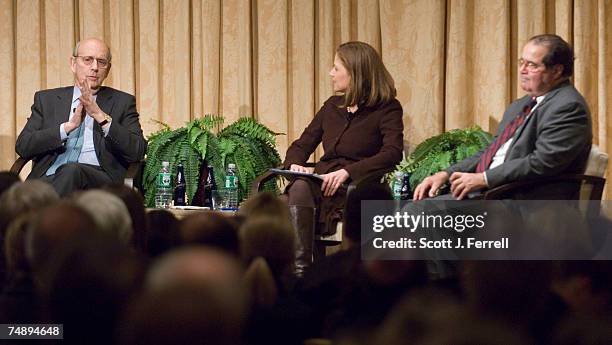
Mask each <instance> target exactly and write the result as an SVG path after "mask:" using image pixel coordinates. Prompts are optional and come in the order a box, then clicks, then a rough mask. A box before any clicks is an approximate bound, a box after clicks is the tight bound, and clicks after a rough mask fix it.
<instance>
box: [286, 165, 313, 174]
mask: <svg viewBox="0 0 612 345" xmlns="http://www.w3.org/2000/svg"><path fill="white" fill-rule="evenodd" d="M289 170H291V171H297V172H303V173H311V172H312V171H310V170H309V169H308V168H306V167H303V166H301V165H297V164H291V166H290V167H289Z"/></svg>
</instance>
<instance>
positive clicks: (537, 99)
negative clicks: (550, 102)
mask: <svg viewBox="0 0 612 345" xmlns="http://www.w3.org/2000/svg"><path fill="white" fill-rule="evenodd" d="M546 95H548V94H544V95H542V96H538V97H536V105H535V106H534V107H533V108H532V109H531V112H529V114H531V113H533V111H534V110H536V108H537V107H538V106H539V105H540V103H542V101H543V100H544V98H546Z"/></svg>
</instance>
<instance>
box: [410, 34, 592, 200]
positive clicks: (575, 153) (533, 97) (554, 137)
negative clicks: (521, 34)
mask: <svg viewBox="0 0 612 345" xmlns="http://www.w3.org/2000/svg"><path fill="white" fill-rule="evenodd" d="M573 67H574V54H573V52H572V48H571V47H570V45H569V44H568V43H567V42H565V41H564V40H563V39H562V38H561V37H559V36H556V35H538V36H534V37H532V38H531V39H530V40H529V41H528V42H527V44H525V46H524V47H523V52H522V55H521V58H520V59H519V61H518V68H519V84H520V86H521V88H522V89H523V90H524V91H525V92H526V93H527V95H525V96H524V97H522V98H519V99H518V100H516V101H514V102H513V103H512V104H511V105H510V106H509V107H508V109H507V110H506V112H505V113H504V116H503V119H502V121H501V123H500V125H499V129H498V131H497V134H496V137H495V140H494V141H493V142H492V143H491V145H489V147H487V148H485V149H484V150H482V151H480V152H478V153H476V154H475V155H473V156H472V157H469V158H466V159H465V160H463V161H461V162H459V163H457V164H455V165H453V166H451V167H450V168H448V169H447V170H445V171H440V172H438V173H436V174H434V175H431V176H429V177H427V178H425V179H424V180H423V181H422V182H421V183H420V184H419V185H418V186H417V187H416V188H415V192H414V200H421V199H424V198H427V197H434V196H437V195H438V192H439V189H440V187H441V186H443V185H444V184H445V183H447V182H449V181H450V186H451V193H452V197H453V198H455V199H459V200H460V199H464V198H465V197H466V196H468V194H469V193H470V194H471V193H475V192H478V191H480V190H482V189H486V188H493V187H497V186H499V185H502V184H505V183H509V182H514V181H521V180H528V179H531V178H535V177H542V176H554V175H558V174H561V173H582V172H583V171H584V168H585V165H586V161H587V159H588V156H589V151H590V149H591V140H592V133H591V117H590V114H589V109H588V106H587V104H586V101H585V100H584V98H583V97H582V96H581V95H580V93H579V92H578V91H577V90H576V89H575V88H574V87H573V86H572V85H571V84H570V81H569V78H570V77H571V76H572V73H573ZM549 189H550V188H549ZM555 190H556V191H557V192H561V193H562V192H563V188H561V190H559V189H555ZM556 197H557V198H563V197H562V196H561V195H556ZM449 198H450V197H449Z"/></svg>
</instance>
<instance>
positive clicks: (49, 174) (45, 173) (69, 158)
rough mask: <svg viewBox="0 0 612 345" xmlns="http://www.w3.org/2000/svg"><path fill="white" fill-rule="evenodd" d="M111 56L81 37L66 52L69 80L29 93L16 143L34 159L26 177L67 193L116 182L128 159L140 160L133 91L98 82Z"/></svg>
mask: <svg viewBox="0 0 612 345" xmlns="http://www.w3.org/2000/svg"><path fill="white" fill-rule="evenodd" d="M111 59H112V57H111V52H110V49H109V47H108V46H107V45H106V43H104V42H103V41H101V40H99V39H96V38H90V39H86V40H83V41H81V42H79V43H77V44H76V46H75V48H74V51H73V54H72V56H71V57H70V69H71V70H72V73H73V74H74V85H73V86H68V87H62V88H57V89H50V90H43V91H39V92H37V93H36V94H35V95H34V104H33V105H32V114H31V115H30V117H29V118H28V121H27V123H26V125H25V127H24V128H23V130H22V132H21V134H19V137H18V138H17V143H16V145H15V150H16V151H17V153H18V154H19V155H20V156H21V157H24V158H30V159H32V160H33V166H32V172H31V173H30V175H29V176H28V179H30V178H39V179H42V180H45V181H47V182H49V183H51V184H52V185H53V186H54V188H55V189H56V190H57V192H58V193H59V194H60V195H62V196H66V195H68V194H70V193H71V192H72V191H73V190H78V189H87V188H95V187H99V186H101V185H104V184H109V183H117V182H121V181H122V180H123V178H124V175H125V172H126V169H127V167H128V165H129V163H131V162H137V161H140V160H141V159H143V157H144V154H145V150H146V141H145V139H144V137H143V134H142V129H141V127H140V123H139V121H138V112H137V111H136V100H135V98H134V96H132V95H129V94H127V93H124V92H121V91H118V90H115V89H112V88H110V87H105V86H102V82H103V81H104V79H106V77H107V76H108V72H109V70H110V68H111Z"/></svg>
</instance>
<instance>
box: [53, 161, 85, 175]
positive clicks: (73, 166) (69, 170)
mask: <svg viewBox="0 0 612 345" xmlns="http://www.w3.org/2000/svg"><path fill="white" fill-rule="evenodd" d="M82 169H83V167H82V166H81V164H79V163H66V164H64V165H62V166H61V167H60V168H59V169H57V171H56V173H55V175H58V176H59V175H62V176H63V177H72V178H78V177H80V176H81V174H82Z"/></svg>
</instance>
